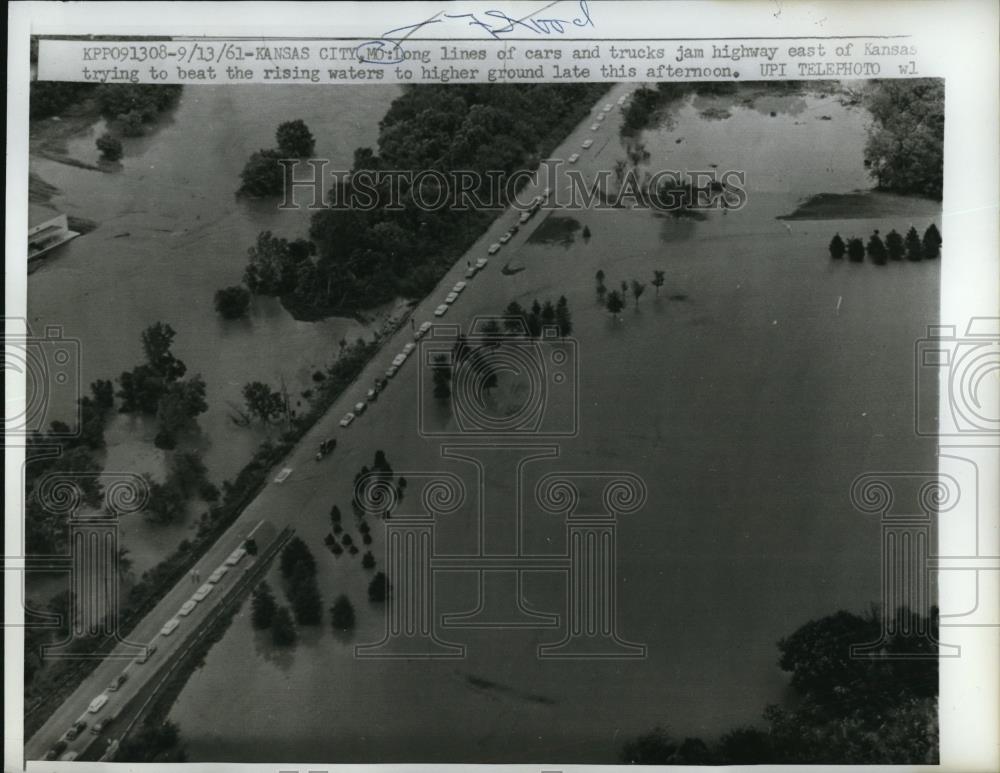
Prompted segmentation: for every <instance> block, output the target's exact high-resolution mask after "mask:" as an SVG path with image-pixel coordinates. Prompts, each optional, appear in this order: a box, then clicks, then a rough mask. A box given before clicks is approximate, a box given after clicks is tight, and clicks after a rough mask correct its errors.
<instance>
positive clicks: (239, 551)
mask: <svg viewBox="0 0 1000 773" xmlns="http://www.w3.org/2000/svg"><path fill="white" fill-rule="evenodd" d="M246 553H247V551H246V548H244V547H242V546H240V547H238V548H236V549H235V550H234V551H233V552H232V553H230V554H229V555H228V556H227V557H226V560H225V561H223V562H222V563H221V564H220V565H219V566H218V568H216V569H215V571H213V572H212V574H210V575H209V577H208V582H206V583H204V584H203V585H202V586H201V587H199V588H198V590H196V591H195V592H194V594H193V595H192V596H191V598H190V599H188V600H187V601H185V602H184V603H183V604H182V605H181V608H180V609H179V610H178V611H177V615H175V616H174V617H172V618H170V620H168V621H167V623H166V624H165V625H164V626H163V627H162V628H161V629H160V636H170V635H171V634H172V633H173V632H174V631H175V630H177V627H178V626H179V625H180V620H178V619H177V618H178V616H180V617H187V616H188V615H190V614H191V613H192V612H193V611H194V610H195V607H196V606H197V604H198V602H200V601H204V600H205V599H206V598H208V595H209V594H210V593H211V592H212V589H213V588H214V587H215V585H216V584H217V583H218V582H219V581H220V580H222V578H223V577H224V576H225V575H226V572H228V571H229V569H230V568H231V567H234V566H236V565H237V564H238V563H239V562H240V561H242V560H243V557H244V556H245V555H246ZM155 652H156V643H155V642H149V643H148V644H147V645H146V646H145V648H144V650H143V651H142V652H141V653H140V654H139V655H138V656H137V657H136V658H135V660H133V661H132V662H131V663H129V665H127V666H126V667H125V668H124V669H123V670H122V672H121V673H120V674H118V676H116V677H115V678H114V679H113V680H111V684H109V685H108V686H107V688H106V689H105V690H104V692H102V693H101V694H100V695H98V696H97V697H96V698H94V699H93V700H92V701H91V702H90V704H89V705H88V706H87V714H97V713H98V712H99V711H100V710H101V709H103V708H104V705H105V704H106V703H107V702H108V693H109V692H118V690H119V689H121V686H122V685H123V684H125V682H127V681H128V677H129V670H130V669H131V668H132V666H133V665H142V664H143V663H145V662H147V661H148V660H149V659H150V658H151V657H152V656H153V654H154V653H155ZM87 714H84V715H83V716H82V717H80V718H79V719H77V720H76V722H74V723H73V725H72V727H70V728H69V730H67V731H66V732H65V733H64V734H63V737H62V738H60V739H59V741H57V742H56V744H55V745H54V746H53V747H52V748H51V749H49V751H48V753H47V754H46V755H45V759H47V760H54V759H57V758H58V759H60V760H63V761H70V760H75V759H76V758H77V755H78V753H77V752H75V751H68V752H65V750H66V747H67V746H68V745H69V742H70V741H74V740H76V738H77V737H78V736H79V735H80V734H81V733H82V732H83V731H84V730H86V729H87ZM113 719H114V716H110V717H103V718H101V719H99V720H98V721H96V722H95V723H94V724H93V725H92V726H91V727H90V732H91V733H92V734H93V735H95V736H96V735H100V734H101V733H102V732H103V731H104V729H105V728H106V727H107V726H108V725H109V724H111V721H112V720H113ZM63 752H65V754H63ZM60 754H62V756H61V757H60V756H59V755H60Z"/></svg>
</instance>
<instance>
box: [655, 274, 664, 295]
mask: <svg viewBox="0 0 1000 773" xmlns="http://www.w3.org/2000/svg"><path fill="white" fill-rule="evenodd" d="M665 278H666V274H665V273H664V272H663V271H653V287H655V288H656V296H657V297H659V296H660V288H661V287H663V282H664V281H665Z"/></svg>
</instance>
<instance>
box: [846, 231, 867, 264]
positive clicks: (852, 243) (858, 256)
mask: <svg viewBox="0 0 1000 773" xmlns="http://www.w3.org/2000/svg"><path fill="white" fill-rule="evenodd" d="M847 257H848V258H850V260H851V262H852V263H861V262H862V261H863V260H864V259H865V243H864V242H863V241H861V240H860V239H858V238H855V237H851V238H850V239H848V240H847Z"/></svg>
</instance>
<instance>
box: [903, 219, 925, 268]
mask: <svg viewBox="0 0 1000 773" xmlns="http://www.w3.org/2000/svg"><path fill="white" fill-rule="evenodd" d="M923 257H924V248H923V245H922V244H921V242H920V236H918V235H917V229H916V228H914V227H913V226H912V225H911V226H910V230H909V231H907V232H906V259H907V260H910V261H914V262H916V261H918V260H923Z"/></svg>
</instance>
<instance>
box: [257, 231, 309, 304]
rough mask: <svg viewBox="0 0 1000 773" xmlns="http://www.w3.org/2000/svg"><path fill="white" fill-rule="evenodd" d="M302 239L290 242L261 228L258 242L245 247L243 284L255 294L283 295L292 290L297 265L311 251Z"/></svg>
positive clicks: (294, 286) (298, 269) (298, 272)
mask: <svg viewBox="0 0 1000 773" xmlns="http://www.w3.org/2000/svg"><path fill="white" fill-rule="evenodd" d="M314 249H315V248H314V247H313V246H312V244H311V243H309V242H307V241H304V240H301V239H299V240H296V241H294V242H289V241H288V240H287V239H282V238H280V237H277V236H275V235H274V234H272V233H271V232H270V231H261V233H259V234H258V235H257V243H256V244H255V245H254V246H253V247H251V248H250V249H248V250H247V267H246V269H245V270H244V272H243V283H244V284H245V285H246V286H247V287H248V288H249V289H250V292H252V293H254V294H255V295H286V294H288V293H291V292H292V291H294V290H295V288H296V286H297V284H298V281H299V274H300V268H301V266H302V264H303V263H307V262H309V257H310V255H311V253H312V252H313V251H314Z"/></svg>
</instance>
